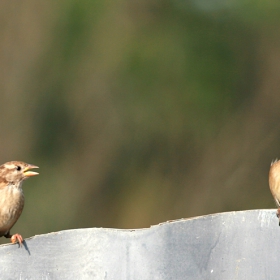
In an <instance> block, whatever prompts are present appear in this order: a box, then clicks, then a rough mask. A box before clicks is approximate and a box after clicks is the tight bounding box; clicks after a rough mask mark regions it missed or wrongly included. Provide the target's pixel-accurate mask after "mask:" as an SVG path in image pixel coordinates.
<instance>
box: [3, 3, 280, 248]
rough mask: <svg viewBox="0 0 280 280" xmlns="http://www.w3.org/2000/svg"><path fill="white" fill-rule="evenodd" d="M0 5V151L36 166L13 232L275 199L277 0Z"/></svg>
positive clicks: (133, 222) (141, 223)
mask: <svg viewBox="0 0 280 280" xmlns="http://www.w3.org/2000/svg"><path fill="white" fill-rule="evenodd" d="M0 5H1V9H0V14H1V17H0V22H1V23H0V26H1V27H0V38H1V40H0V67H1V68H0V69H1V73H2V74H1V82H0V92H1V94H0V98H1V102H0V106H1V110H0V117H1V122H0V143H1V149H0V155H1V163H4V162H6V161H10V160H23V161H26V162H28V163H32V164H36V165H38V166H40V170H39V172H40V176H38V177H34V178H32V179H29V180H28V181H27V182H25V183H24V186H23V188H24V192H25V197H26V204H25V209H24V211H23V214H22V216H21V218H20V219H19V221H18V222H17V224H16V225H15V226H14V228H13V230H12V233H15V232H19V233H21V234H22V235H23V236H24V237H28V236H32V235H35V234H41V233H47V232H51V231H58V230H64V229H69V228H79V227H117V228H139V227H149V226H150V225H153V224H157V223H160V222H164V221H167V220H171V219H178V218H188V217H192V216H198V215H205V214H210V213H214V212H223V211H232V210H245V209H254V208H272V207H275V205H274V202H273V199H272V196H271V194H270V191H269V188H268V183H267V177H268V170H269V166H270V162H271V161H272V160H273V159H275V158H276V157H277V156H278V157H279V156H280V122H279V120H280V94H279V91H280V36H279V34H280V2H279V1H267V2H266V1H252V0H235V1H233V0H211V1H209V0H185V1H182V0H174V1H169V0H152V1H147V0H138V1H126V0H116V1H106V0H105V1H99V0H96V1H85V0H79V1H77V0H72V1H59V0H58V1H40V0H39V1H38V0H36V1H34V0H30V1H21V2H17V3H14V2H7V1H4V2H2V3H1V4H0ZM1 241H3V242H4V243H5V242H7V240H6V239H3V240H1ZM3 242H2V243H3Z"/></svg>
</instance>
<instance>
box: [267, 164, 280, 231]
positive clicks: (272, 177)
mask: <svg viewBox="0 0 280 280" xmlns="http://www.w3.org/2000/svg"><path fill="white" fill-rule="evenodd" d="M268 181H269V187H270V191H271V193H272V196H273V198H274V200H275V202H276V205H277V206H278V209H277V212H276V215H277V217H278V219H279V226H280V160H275V161H273V162H272V163H271V166H270V170H269V176H268Z"/></svg>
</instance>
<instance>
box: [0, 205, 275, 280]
mask: <svg viewBox="0 0 280 280" xmlns="http://www.w3.org/2000/svg"><path fill="white" fill-rule="evenodd" d="M275 211H276V210H250V211H240V212H228V213H218V214H213V215H208V216H202V217H195V218H191V219H181V220H176V221H169V222H166V223H162V224H159V225H155V226H152V227H150V228H146V229H135V230H121V229H107V228H89V229H74V230H65V231H60V232H55V233H49V234H44V235H38V236H34V237H32V238H27V239H26V240H25V243H24V247H22V248H19V246H18V245H17V244H14V245H11V244H9V245H2V246H0V279H121V280H124V279H140V280H142V279H144V280H145V279H207V280H208V279H215V280H217V279H223V280H225V279H254V280H256V279H280V227H279V225H278V219H277V218H276V216H275Z"/></svg>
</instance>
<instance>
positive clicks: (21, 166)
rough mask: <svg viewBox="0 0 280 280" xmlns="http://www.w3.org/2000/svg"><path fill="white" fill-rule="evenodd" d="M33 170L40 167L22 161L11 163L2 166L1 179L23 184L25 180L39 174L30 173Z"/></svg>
mask: <svg viewBox="0 0 280 280" xmlns="http://www.w3.org/2000/svg"><path fill="white" fill-rule="evenodd" d="M33 168H39V167H38V166H36V165H33V164H28V163H25V162H22V161H9V162H6V163H4V164H2V165H1V166H0V178H1V180H2V181H6V182H8V183H14V184H16V183H21V182H22V181H23V180H25V179H27V178H29V177H31V176H35V175H38V174H39V173H37V172H34V171H30V169H33Z"/></svg>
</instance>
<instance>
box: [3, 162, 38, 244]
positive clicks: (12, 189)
mask: <svg viewBox="0 0 280 280" xmlns="http://www.w3.org/2000/svg"><path fill="white" fill-rule="evenodd" d="M33 168H38V166H35V165H32V164H28V163H24V162H22V161H10V162H7V163H4V164H3V165H1V166H0V237H2V236H5V237H6V238H11V241H12V243H16V242H19V244H20V245H21V244H22V242H23V238H22V236H21V235H20V234H18V233H16V234H14V235H11V234H10V230H11V228H12V227H13V225H14V224H15V223H16V221H17V220H18V218H19V216H20V215H21V212H22V209H23V206H24V195H23V191H22V183H23V181H24V180H25V179H27V178H29V177H31V176H35V175H38V174H39V173H37V172H33V171H30V169H33Z"/></svg>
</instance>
